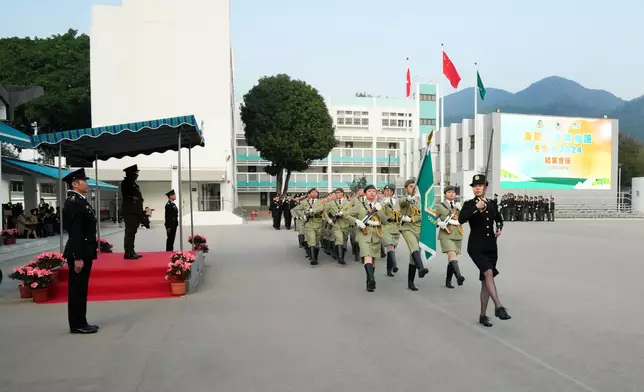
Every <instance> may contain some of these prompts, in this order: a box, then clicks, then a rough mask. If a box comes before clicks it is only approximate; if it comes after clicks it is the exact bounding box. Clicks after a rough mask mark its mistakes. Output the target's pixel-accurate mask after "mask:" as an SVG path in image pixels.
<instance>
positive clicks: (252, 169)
mask: <svg viewBox="0 0 644 392" xmlns="http://www.w3.org/2000/svg"><path fill="white" fill-rule="evenodd" d="M248 172H249V173H257V166H248Z"/></svg>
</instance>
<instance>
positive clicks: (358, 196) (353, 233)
mask: <svg viewBox="0 0 644 392" xmlns="http://www.w3.org/2000/svg"><path fill="white" fill-rule="evenodd" d="M363 197H364V188H363V187H361V186H358V189H357V190H356V193H355V195H353V198H352V199H351V202H350V204H349V210H353V208H354V207H355V206H356V203H360V202H362V198H363ZM358 230H359V229H358V227H357V226H356V225H353V226H352V227H351V230H350V231H349V238H350V241H351V252H352V253H353V256H354V260H355V261H360V250H359V249H358V247H359V246H360V245H358V241H357V235H358Z"/></svg>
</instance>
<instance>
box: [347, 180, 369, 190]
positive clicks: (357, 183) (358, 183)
mask: <svg viewBox="0 0 644 392" xmlns="http://www.w3.org/2000/svg"><path fill="white" fill-rule="evenodd" d="M347 185H348V186H349V188H350V189H351V192H353V193H356V192H357V191H358V188H365V187H366V186H367V177H365V176H362V177H356V178H354V179H353V181H349V182H347Z"/></svg>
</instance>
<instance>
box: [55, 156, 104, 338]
mask: <svg viewBox="0 0 644 392" xmlns="http://www.w3.org/2000/svg"><path fill="white" fill-rule="evenodd" d="M86 180H87V177H85V169H82V168H81V169H78V170H76V171H73V172H71V173H69V174H68V175H66V176H65V177H64V178H63V181H65V182H66V183H67V185H68V186H69V188H71V190H69V191H68V192H67V200H65V206H64V207H63V224H64V225H65V229H66V230H67V233H68V235H69V238H68V239H67V244H65V251H64V252H63V257H65V259H66V260H67V265H68V266H69V284H68V291H67V295H68V297H67V318H68V320H69V331H70V332H71V333H74V334H77V333H79V334H90V333H96V332H97V331H98V326H96V325H90V324H88V323H87V318H86V315H87V290H88V286H89V274H90V272H91V271H92V262H93V260H96V257H97V254H96V249H97V247H98V243H97V240H96V213H95V212H94V209H93V208H92V206H91V205H90V204H89V202H88V201H87V199H86V198H85V196H84V195H83V194H85V193H87V192H88V191H89V187H88V186H87V182H86Z"/></svg>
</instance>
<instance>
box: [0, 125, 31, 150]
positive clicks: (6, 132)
mask: <svg viewBox="0 0 644 392" xmlns="http://www.w3.org/2000/svg"><path fill="white" fill-rule="evenodd" d="M0 142H2V143H8V144H13V145H14V146H16V147H21V148H31V139H30V138H29V136H27V135H25V134H24V133H22V132H20V131H19V130H17V129H14V128H11V127H10V126H8V125H7V124H5V123H3V122H1V121H0Z"/></svg>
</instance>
